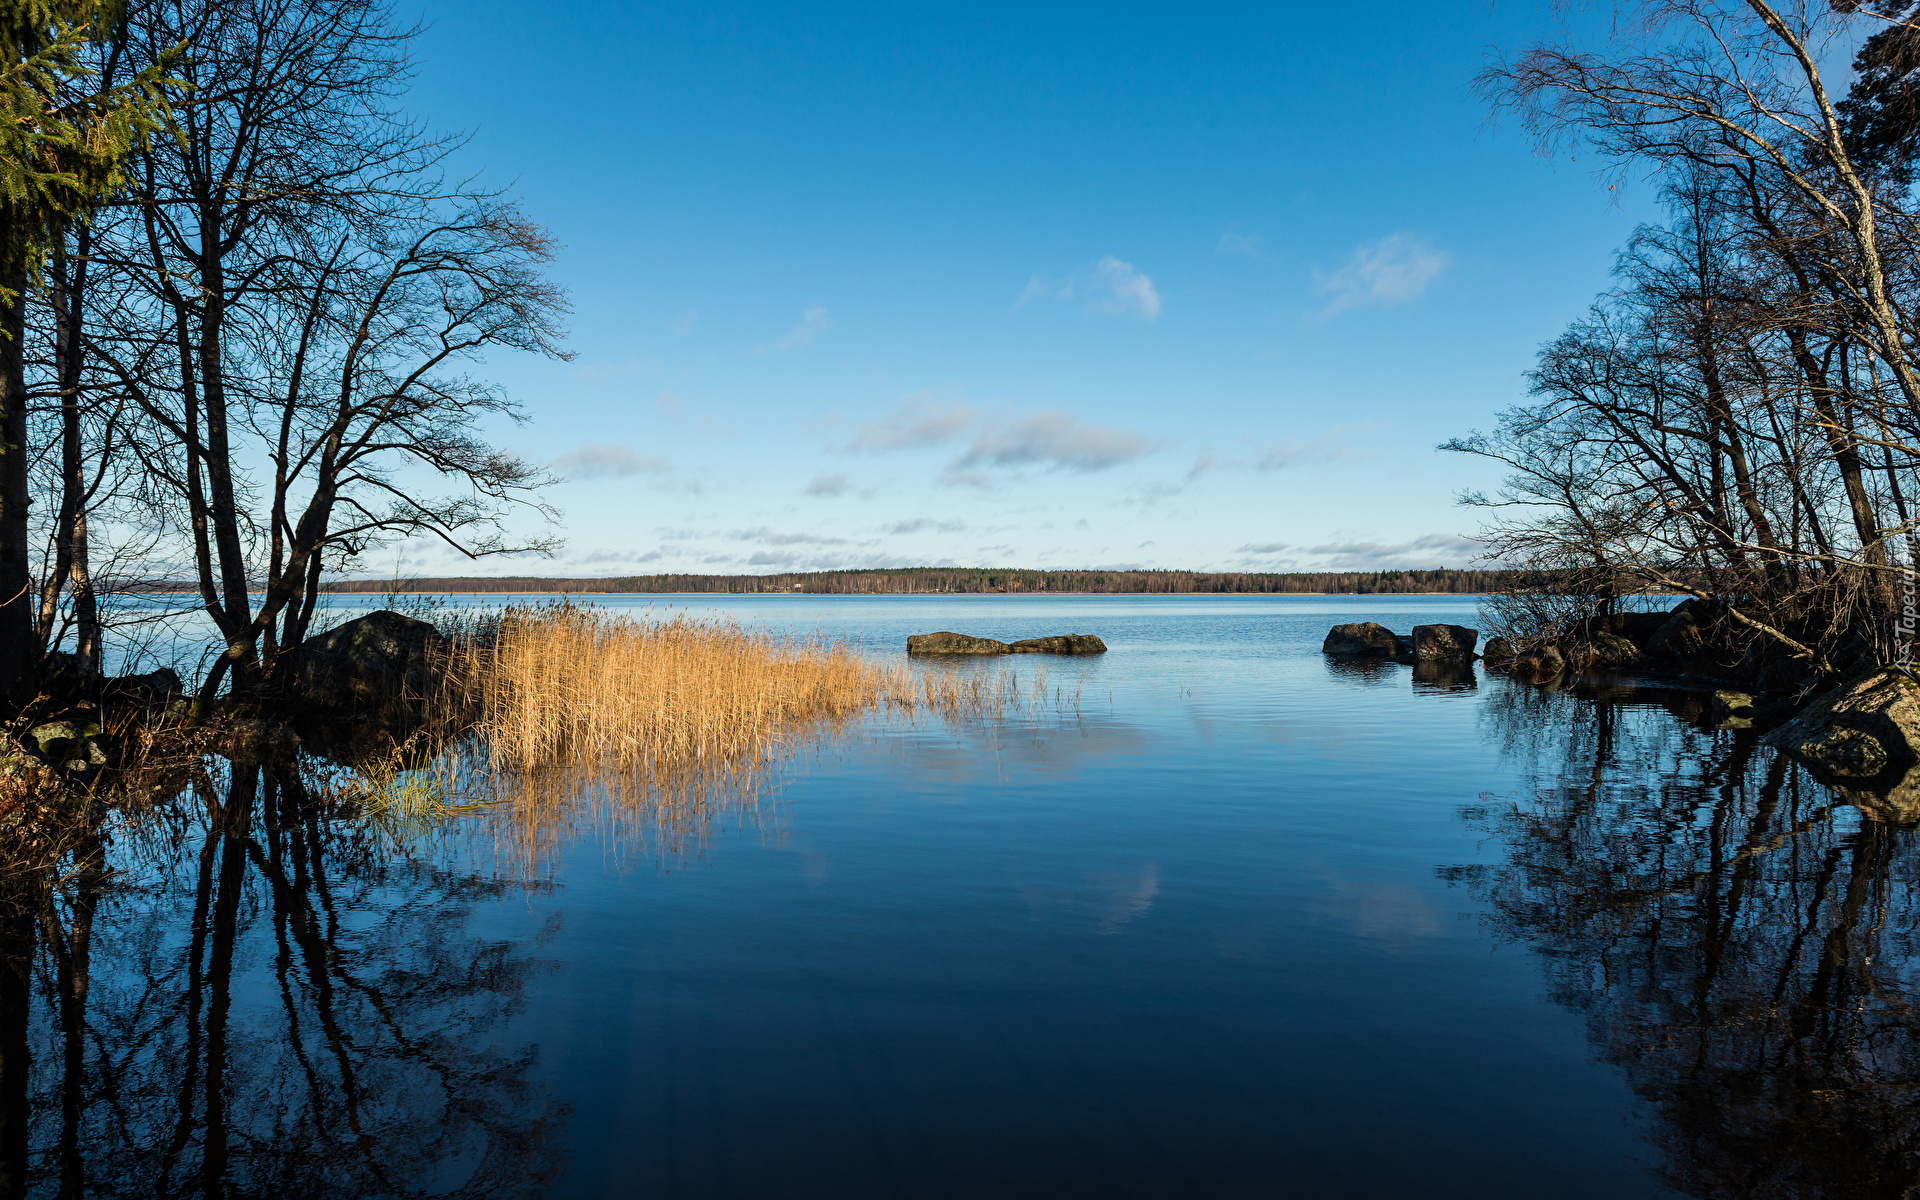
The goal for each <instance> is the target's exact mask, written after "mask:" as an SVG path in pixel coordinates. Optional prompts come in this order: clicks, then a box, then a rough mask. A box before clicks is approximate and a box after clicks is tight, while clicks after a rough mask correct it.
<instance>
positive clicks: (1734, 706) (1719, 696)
mask: <svg viewBox="0 0 1920 1200" xmlns="http://www.w3.org/2000/svg"><path fill="white" fill-rule="evenodd" d="M1753 712H1754V709H1753V696H1752V694H1750V693H1748V692H1730V691H1726V690H1724V689H1723V690H1721V691H1718V692H1715V693H1714V694H1713V723H1714V726H1715V727H1716V728H1719V729H1751V728H1753Z"/></svg>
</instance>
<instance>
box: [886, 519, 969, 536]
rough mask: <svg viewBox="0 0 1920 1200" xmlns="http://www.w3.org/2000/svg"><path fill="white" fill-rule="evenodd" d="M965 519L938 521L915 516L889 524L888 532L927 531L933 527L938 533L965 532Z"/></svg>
mask: <svg viewBox="0 0 1920 1200" xmlns="http://www.w3.org/2000/svg"><path fill="white" fill-rule="evenodd" d="M966 528H967V523H966V522H965V521H936V520H934V519H933V518H932V517H915V518H914V519H913V520H911V521H899V522H896V523H894V524H893V525H890V526H888V528H887V532H888V533H925V532H926V531H927V530H929V529H931V530H933V531H934V532H936V533H964V532H966Z"/></svg>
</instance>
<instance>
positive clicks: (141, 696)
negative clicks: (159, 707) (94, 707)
mask: <svg viewBox="0 0 1920 1200" xmlns="http://www.w3.org/2000/svg"><path fill="white" fill-rule="evenodd" d="M181 690H182V689H181V686H180V676H178V675H177V674H175V673H174V672H173V671H171V670H169V669H167V668H166V667H161V668H160V669H159V670H157V671H148V672H147V673H146V674H144V675H116V676H114V677H112V678H110V679H107V680H105V681H103V682H102V683H101V685H100V696H101V699H102V700H103V701H104V702H105V703H107V704H164V703H166V702H167V701H168V700H170V699H172V698H173V697H175V696H178V695H179V694H180V693H181Z"/></svg>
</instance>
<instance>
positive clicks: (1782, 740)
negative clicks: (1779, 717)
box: [1768, 671, 1920, 776]
mask: <svg viewBox="0 0 1920 1200" xmlns="http://www.w3.org/2000/svg"><path fill="white" fill-rule="evenodd" d="M1768 740H1769V741H1771V742H1773V743H1774V744H1775V745H1777V746H1782V747H1785V748H1786V749H1787V750H1789V751H1791V752H1793V753H1795V754H1798V755H1799V756H1800V757H1802V758H1805V759H1807V760H1809V761H1811V762H1814V763H1816V764H1818V765H1820V766H1822V767H1825V768H1826V769H1827V770H1829V771H1831V772H1833V773H1834V774H1836V775H1851V776H1862V775H1878V774H1879V773H1880V772H1881V771H1883V770H1885V769H1886V768H1888V767H1889V766H1907V765H1909V764H1911V763H1913V762H1915V761H1920V684H1916V683H1915V682H1914V681H1913V680H1911V679H1909V678H1907V677H1906V676H1905V675H1899V674H1895V673H1894V672H1892V671H1875V672H1874V673H1872V674H1870V675H1867V676H1865V677H1864V678H1861V679H1857V680H1854V681H1853V682H1851V683H1844V684H1841V685H1840V686H1839V687H1837V688H1835V689H1833V690H1832V691H1831V692H1828V693H1827V694H1826V695H1824V696H1822V697H1820V698H1819V699H1817V700H1815V701H1814V702H1813V703H1812V704H1810V705H1808V706H1807V707H1806V709H1805V710H1803V711H1802V712H1801V713H1800V715H1799V716H1797V717H1795V718H1794V719H1793V720H1791V721H1789V722H1787V723H1786V724H1785V725H1782V726H1781V727H1780V728H1779V729H1777V730H1775V731H1774V732H1773V733H1772V734H1771V735H1770V736H1769V738H1768Z"/></svg>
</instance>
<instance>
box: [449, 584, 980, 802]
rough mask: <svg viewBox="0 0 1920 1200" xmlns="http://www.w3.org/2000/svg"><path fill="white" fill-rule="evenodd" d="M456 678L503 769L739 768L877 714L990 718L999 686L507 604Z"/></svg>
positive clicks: (699, 624)
mask: <svg viewBox="0 0 1920 1200" xmlns="http://www.w3.org/2000/svg"><path fill="white" fill-rule="evenodd" d="M449 678H450V681H451V682H452V684H453V686H454V687H455V688H456V689H457V695H458V698H459V702H460V703H461V705H462V706H463V707H467V708H469V709H470V710H471V711H473V712H475V713H476V714H477V719H476V720H475V722H474V731H475V732H476V733H477V734H478V735H479V737H480V739H481V741H482V742H484V743H485V745H486V747H487V751H488V754H489V755H490V757H491V759H492V761H493V763H494V765H496V766H498V767H501V768H504V769H517V770H528V769H537V768H540V767H546V766H553V765H557V764H563V763H574V762H581V761H590V762H600V763H613V762H619V763H624V764H628V765H642V764H651V765H654V766H668V765H671V766H684V765H692V764H698V763H718V762H736V761H739V760H740V759H741V758H742V757H756V756H758V755H760V754H762V753H764V752H765V751H766V750H767V749H769V748H771V747H777V746H781V745H784V744H787V743H788V742H790V741H791V740H792V739H793V738H795V737H796V736H800V735H801V734H803V733H807V732H811V731H813V730H815V729H817V728H818V727H819V726H820V725H821V724H823V723H826V724H833V723H839V722H844V721H846V720H847V719H849V718H851V717H855V716H858V715H862V714H865V713H868V712H872V711H874V710H876V709H889V710H895V711H900V710H905V711H910V712H918V711H927V712H933V713H938V714H940V715H944V716H967V715H979V714H984V713H988V712H991V711H995V710H997V709H998V708H1000V707H1001V706H1003V705H1004V704H1005V703H1006V702H1007V700H1008V699H1009V697H1010V695H1011V684H1010V682H1009V681H1008V680H1007V679H1005V678H1001V677H982V676H980V675H977V674H976V675H972V676H968V677H935V676H930V675H924V676H923V675H918V674H916V673H915V672H914V671H913V670H912V669H911V668H909V667H908V666H906V665H904V664H902V663H899V662H888V661H884V660H880V659H876V658H873V657H869V656H866V655H863V654H860V653H858V652H857V651H855V650H854V649H853V648H852V647H851V646H849V645H848V644H847V643H845V642H844V641H838V640H834V639H828V638H824V637H820V636H817V635H814V636H809V635H803V634H792V633H785V632H780V631H776V630H770V629H765V628H757V627H749V626H745V625H742V624H740V623H739V622H738V621H735V620H731V619H726V618H696V617H692V616H688V615H685V614H679V615H669V616H666V617H664V618H662V617H654V616H652V615H650V614H642V615H639V616H635V615H630V614H624V613H615V612H608V611H606V610H602V609H597V608H593V607H588V606H580V605H574V604H567V603H561V604H555V605H548V606H544V607H540V608H510V609H508V610H507V611H506V613H505V614H504V615H503V616H502V617H501V619H500V622H499V625H498V626H497V628H496V629H495V630H494V631H493V633H492V636H491V637H490V638H487V639H484V640H479V639H476V640H471V641H468V642H466V643H464V644H463V645H461V646H460V648H459V649H458V650H456V652H455V661H454V664H453V669H452V670H451V672H450V673H449Z"/></svg>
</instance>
